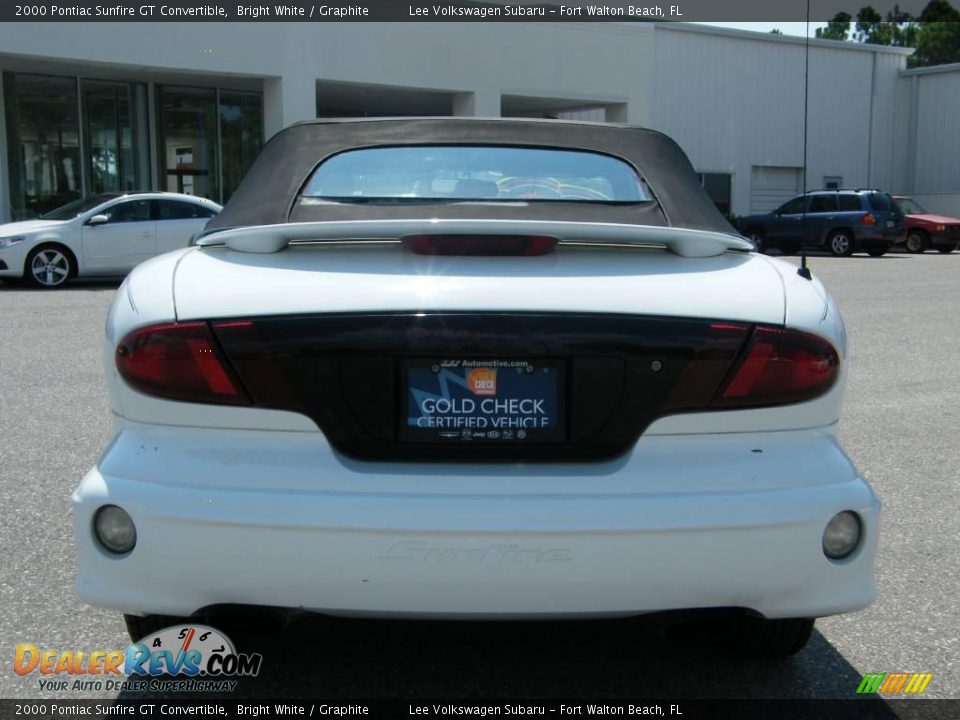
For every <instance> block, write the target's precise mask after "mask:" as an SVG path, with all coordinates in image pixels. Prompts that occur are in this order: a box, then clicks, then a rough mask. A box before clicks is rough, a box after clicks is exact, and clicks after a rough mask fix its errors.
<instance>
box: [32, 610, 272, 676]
mask: <svg viewBox="0 0 960 720" xmlns="http://www.w3.org/2000/svg"><path fill="white" fill-rule="evenodd" d="M262 663H263V656H262V655H260V654H259V653H253V654H247V653H238V652H237V651H236V649H235V647H234V645H233V642H231V640H230V638H228V637H227V636H226V635H224V634H223V633H222V632H220V631H219V630H217V629H215V628H212V627H210V626H208V625H174V626H172V627H168V628H165V629H163V630H160V631H159V632H155V633H153V634H151V635H148V636H146V637H144V638H142V639H141V640H140V641H139V642H136V643H134V644H132V645H130V647H128V648H127V649H126V651H125V652H121V651H119V650H109V651H108V650H94V651H91V652H84V651H82V650H65V651H60V650H53V649H47V650H41V649H40V648H39V647H37V646H36V645H33V644H30V643H24V644H21V645H17V647H16V650H15V653H14V664H13V669H14V672H16V673H17V675H22V676H26V675H31V674H34V673H36V674H37V675H39V676H40V677H39V679H38V682H39V689H40V690H165V691H168V692H171V691H172V692H176V691H182V692H204V691H206V692H231V691H233V690H234V689H235V687H236V685H237V682H236V681H235V680H233V678H237V677H256V676H257V675H258V674H259V673H260V666H261V664H262ZM124 675H126V676H128V677H127V678H123V676H124Z"/></svg>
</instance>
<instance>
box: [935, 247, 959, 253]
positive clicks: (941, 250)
mask: <svg viewBox="0 0 960 720" xmlns="http://www.w3.org/2000/svg"><path fill="white" fill-rule="evenodd" d="M956 249H957V246H956V245H941V246H940V247H938V248H937V250H939V251H940V252H942V253H943V254H944V255H949V254H950V253H952V252H953V251H954V250H956Z"/></svg>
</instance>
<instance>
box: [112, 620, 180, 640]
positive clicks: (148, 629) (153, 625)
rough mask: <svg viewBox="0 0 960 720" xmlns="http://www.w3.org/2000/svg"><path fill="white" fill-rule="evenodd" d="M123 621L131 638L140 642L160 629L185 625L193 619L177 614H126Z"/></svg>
mask: <svg viewBox="0 0 960 720" xmlns="http://www.w3.org/2000/svg"><path fill="white" fill-rule="evenodd" d="M123 622H124V624H126V626H127V634H128V635H129V636H130V640H131V641H133V642H140V641H141V640H142V639H143V638H145V637H147V636H148V635H152V634H153V633H155V632H157V631H159V630H163V629H164V628H168V627H170V626H171V625H184V624H187V623H189V622H191V620H190V618H185V617H176V616H175V615H124V616H123Z"/></svg>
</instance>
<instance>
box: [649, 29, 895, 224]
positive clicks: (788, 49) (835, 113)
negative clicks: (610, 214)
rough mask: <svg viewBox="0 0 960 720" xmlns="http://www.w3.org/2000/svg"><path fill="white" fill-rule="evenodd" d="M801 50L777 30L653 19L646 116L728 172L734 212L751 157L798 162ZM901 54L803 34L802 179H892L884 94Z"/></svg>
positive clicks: (744, 195)
mask: <svg viewBox="0 0 960 720" xmlns="http://www.w3.org/2000/svg"><path fill="white" fill-rule="evenodd" d="M805 52H806V48H805V45H804V44H803V42H802V41H801V42H797V41H796V40H794V39H784V38H783V37H781V36H773V37H770V36H764V35H759V36H758V35H756V34H746V33H737V34H730V33H718V32H716V31H714V30H712V29H705V30H700V29H696V30H694V29H693V28H690V27H689V26H685V27H682V28H676V29H674V28H670V27H668V26H664V25H659V26H657V33H656V58H657V75H656V78H657V79H656V84H655V95H654V98H653V106H654V111H653V120H652V125H653V127H655V128H656V129H658V130H662V131H663V132H665V133H666V134H668V135H670V136H671V137H673V138H674V139H675V140H677V142H679V143H680V145H681V146H682V147H683V148H684V150H685V151H686V152H687V154H688V155H689V156H690V159H691V162H692V163H693V165H694V167H695V168H696V169H697V170H698V171H701V172H718V173H731V174H732V175H733V178H732V195H733V197H732V209H733V212H734V213H736V214H738V215H742V214H745V213H748V212H750V193H751V177H752V168H753V167H754V166H769V167H781V168H786V167H793V168H800V167H802V166H803V164H804V152H803V118H804V73H805ZM874 57H876V58H877V59H876V61H874ZM905 57H906V56H905V55H903V54H900V53H890V52H888V51H885V50H881V51H879V52H874V51H872V50H871V49H866V50H865V49H864V48H863V47H859V46H855V47H850V46H849V45H846V46H845V45H842V44H839V43H825V42H816V43H811V45H810V76H809V91H810V92H809V116H808V117H809V126H808V149H807V168H808V171H807V178H806V185H807V188H808V189H817V188H820V187H822V186H823V178H824V177H825V176H834V177H836V176H839V177H842V178H843V184H844V185H845V186H848V187H855V186H866V185H868V184H872V185H883V186H886V185H887V184H888V183H889V182H891V178H892V174H893V173H894V168H893V153H892V151H891V150H890V148H892V147H895V145H896V142H895V132H896V125H895V122H894V117H893V113H892V108H893V105H892V103H893V98H894V96H895V94H896V90H897V77H898V71H899V70H900V69H901V68H902V67H903V66H904V65H905ZM874 62H876V80H875V82H874V81H873V80H872V79H873V78H874ZM871 96H872V97H871ZM871 107H873V111H872V115H873V123H872V125H871V120H870V119H871ZM871 134H872V138H873V141H872V145H873V148H874V154H873V155H872V156H871V153H870V146H871V140H870V138H871Z"/></svg>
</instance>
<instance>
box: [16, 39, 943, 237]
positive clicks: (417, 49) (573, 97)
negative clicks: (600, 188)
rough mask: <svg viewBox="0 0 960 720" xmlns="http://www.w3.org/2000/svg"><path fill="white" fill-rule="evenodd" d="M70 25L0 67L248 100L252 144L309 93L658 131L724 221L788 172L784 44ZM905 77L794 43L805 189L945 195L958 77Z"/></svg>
mask: <svg viewBox="0 0 960 720" xmlns="http://www.w3.org/2000/svg"><path fill="white" fill-rule="evenodd" d="M82 27H83V32H82V33H78V32H76V26H75V25H74V24H71V23H48V24H39V23H35V24H30V23H17V24H15V25H14V24H6V25H0V70H3V69H10V70H14V71H19V72H30V71H33V72H50V73H54V74H67V75H69V74H81V75H84V76H89V77H111V78H116V79H130V80H143V81H146V82H160V83H162V82H169V83H174V82H175V83H178V84H197V85H204V86H211V85H213V84H216V85H218V86H220V87H227V88H229V87H236V88H238V89H250V88H256V89H261V90H262V91H263V93H264V114H265V124H266V135H267V136H268V137H269V136H270V135H272V134H273V133H274V132H276V131H277V130H278V129H280V128H282V127H284V126H286V125H288V124H290V123H291V122H295V121H298V120H304V119H307V118H312V117H314V116H315V114H316V95H317V93H316V87H317V83H324V82H330V81H333V82H340V83H343V82H347V83H357V84H364V85H369V86H381V87H383V86H395V87H402V88H411V89H416V90H423V91H429V92H440V93H449V95H450V97H451V98H452V101H451V106H450V107H451V108H452V112H453V113H454V114H458V115H473V116H497V115H500V114H501V98H502V97H504V96H508V97H511V98H517V97H521V98H525V99H527V100H528V101H530V102H527V104H526V105H525V107H531V106H535V105H536V101H537V99H539V98H542V99H543V102H544V108H545V109H547V110H549V111H550V112H555V113H556V114H558V115H560V116H562V117H571V118H577V119H589V120H602V119H606V120H614V121H618V122H629V123H632V124H637V125H646V126H649V127H653V128H656V129H659V130H662V131H664V132H666V133H667V134H668V135H670V136H671V137H673V138H674V139H676V140H677V141H678V142H679V143H680V145H681V146H682V147H683V149H684V150H685V151H686V152H687V153H688V154H689V155H690V158H691V161H692V162H693V164H694V167H695V168H696V169H697V170H698V171H701V172H716V173H729V174H731V176H732V196H733V197H732V200H733V207H732V209H733V211H734V212H735V213H737V214H744V213H746V212H749V209H750V193H751V176H752V168H753V167H754V166H761V167H780V168H799V167H801V166H802V165H803V160H804V157H803V87H804V53H805V46H804V43H803V41H802V40H801V39H797V38H791V37H784V36H767V35H758V34H756V33H744V32H738V31H729V30H719V29H716V28H707V27H700V26H689V25H684V26H678V25H671V24H662V23H661V24H620V23H607V24H600V23H582V24H556V23H489V24H484V23H462V24H461V23H381V24H372V23H345V24H336V25H334V24H330V25H326V24H310V23H263V24H256V23H235V24H227V23H223V24H221V23H178V24H164V25H163V26H162V31H158V28H157V26H153V25H149V24H142V23H103V24H98V23H84V24H83V26H82ZM39 38H42V42H38V39H39ZM905 64H906V55H905V54H904V52H903V51H900V50H899V49H890V48H875V47H869V46H867V47H864V46H854V45H850V44H842V43H830V42H824V41H813V42H811V44H810V100H809V146H808V174H807V178H806V180H807V187H808V188H818V187H821V186H822V183H823V178H824V176H840V177H842V178H843V184H844V185H846V186H867V185H871V186H876V187H881V188H889V189H893V190H895V191H911V190H913V191H917V192H941V191H951V190H958V191H960V129H958V125H957V122H956V118H957V117H960V67H955V68H953V69H952V70H949V69H948V71H946V72H940V71H938V72H930V71H907V72H904V68H905ZM917 73H918V74H917ZM371 92H375V89H373V90H371ZM557 99H562V100H563V101H564V102H565V105H564V106H563V107H558V105H557ZM914 102H916V105H912V104H911V103H914ZM531 103H532V105H531ZM0 104H2V98H0ZM911 107H913V108H915V109H914V110H911ZM557 110H559V111H557ZM3 141H4V140H3V139H2V138H0V150H2V143H3ZM153 144H154V143H153V138H152V137H151V146H152V145H153ZM0 162H2V160H0ZM0 170H2V168H0ZM0 174H2V177H0V220H2V219H4V218H5V217H8V216H9V202H8V198H7V190H6V185H7V174H6V172H0ZM5 213H6V215H5Z"/></svg>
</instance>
